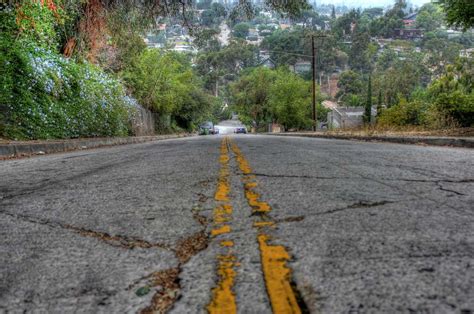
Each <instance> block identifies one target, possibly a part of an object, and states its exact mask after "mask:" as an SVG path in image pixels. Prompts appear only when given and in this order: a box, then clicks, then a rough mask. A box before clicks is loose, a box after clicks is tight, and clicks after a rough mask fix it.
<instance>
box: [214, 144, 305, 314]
mask: <svg viewBox="0 0 474 314" xmlns="http://www.w3.org/2000/svg"><path fill="white" fill-rule="evenodd" d="M229 146H230V147H231V149H232V152H233V153H234V154H235V156H236V159H237V163H238V166H239V169H240V171H241V173H242V182H243V188H244V192H245V198H246V199H247V203H248V205H249V206H250V207H251V208H252V212H253V214H254V215H253V216H255V217H257V218H256V221H254V222H253V227H255V228H257V229H258V233H257V242H258V247H259V251H260V258H261V265H262V270H263V275H264V281H265V286H266V289H267V293H268V296H269V299H270V303H271V306H272V310H273V312H274V313H301V308H300V306H299V304H298V300H297V294H296V292H295V291H294V289H293V286H292V284H291V269H290V268H289V267H288V265H287V262H288V261H289V260H290V258H291V257H290V254H289V253H288V251H287V250H286V248H285V247H284V246H281V245H272V244H269V242H270V240H271V237H270V236H269V235H268V234H267V231H268V228H269V227H271V226H273V225H275V224H276V222H275V221H274V220H272V219H271V217H270V215H269V213H270V212H271V211H272V208H271V206H270V205H269V204H268V203H267V202H265V201H262V200H261V196H260V194H259V193H258V192H257V191H256V188H257V187H258V182H257V180H256V177H255V175H254V174H253V172H252V168H251V167H250V165H249V163H248V161H247V159H246V158H245V157H244V155H243V154H242V152H241V151H240V149H239V147H238V146H237V145H236V144H235V143H234V142H232V141H231V140H230V139H229V138H228V137H226V138H224V139H223V140H222V143H221V148H220V151H221V155H220V163H221V169H220V172H219V180H218V185H217V189H216V193H215V199H216V201H217V202H218V205H217V207H216V208H215V209H214V225H215V228H214V229H213V230H212V232H211V233H212V235H213V236H218V235H221V234H224V233H230V232H231V227H230V225H229V222H230V221H231V219H232V205H231V204H230V198H229V193H230V182H229V176H230V170H229V169H230V167H229V161H230V156H229ZM220 243H221V246H223V247H225V248H227V249H228V252H227V254H225V255H219V256H218V265H219V266H218V269H217V274H218V276H219V281H218V284H217V286H216V287H215V288H214V289H213V291H212V300H211V302H210V304H209V305H208V307H207V309H208V311H209V313H236V312H237V304H236V301H235V294H234V292H233V290H232V289H233V286H234V282H235V277H236V271H235V267H236V266H238V263H237V262H236V257H235V256H234V255H233V254H232V251H231V247H232V246H233V244H234V243H233V241H232V240H229V239H226V240H222V241H221V242H220Z"/></svg>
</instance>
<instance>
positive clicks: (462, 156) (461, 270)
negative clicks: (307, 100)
mask: <svg viewBox="0 0 474 314" xmlns="http://www.w3.org/2000/svg"><path fill="white" fill-rule="evenodd" d="M473 166H474V151H473V150H469V149H457V148H443V147H423V146H414V145H413V146H411V145H398V144H383V143H366V142H356V141H342V140H325V139H311V138H293V137H276V136H271V137H270V136H253V135H241V136H229V137H224V136H205V137H195V138H184V139H177V140H165V141H160V142H153V143H145V144H136V145H127V146H120V147H113V148H106V149H97V150H87V151H80V152H73V153H67V154H56V155H49V156H48V155H47V156H40V157H35V158H30V159H18V160H7V161H0V178H1V180H0V313H3V312H9V311H11V312H14V313H15V312H23V311H27V312H35V313H36V312H39V313H41V312H48V313H70V312H80V313H94V312H102V313H124V312H128V313H129V312H143V313H150V312H164V311H170V312H172V313H201V312H206V311H208V312H210V313H232V312H235V311H237V312H239V313H271V312H272V311H273V312H275V313H299V312H312V313H316V312H321V313H382V312H383V313H398V312H401V313H472V311H473V310H474V206H473V204H474V192H473V191H474V167H473Z"/></svg>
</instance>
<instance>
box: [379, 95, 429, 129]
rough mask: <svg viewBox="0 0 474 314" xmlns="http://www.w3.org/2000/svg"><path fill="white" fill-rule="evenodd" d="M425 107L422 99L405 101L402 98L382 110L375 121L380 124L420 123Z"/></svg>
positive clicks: (423, 117) (403, 124)
mask: <svg viewBox="0 0 474 314" xmlns="http://www.w3.org/2000/svg"><path fill="white" fill-rule="evenodd" d="M426 109H427V105H426V104H425V103H424V102H422V101H419V100H416V101H413V102H407V101H406V100H405V99H403V98H402V99H401V100H400V102H399V103H398V104H396V105H394V106H392V107H390V108H388V109H385V110H383V111H382V113H381V114H380V115H379V117H378V118H377V123H378V124H379V125H381V126H407V125H422V124H423V123H424V122H425V112H426Z"/></svg>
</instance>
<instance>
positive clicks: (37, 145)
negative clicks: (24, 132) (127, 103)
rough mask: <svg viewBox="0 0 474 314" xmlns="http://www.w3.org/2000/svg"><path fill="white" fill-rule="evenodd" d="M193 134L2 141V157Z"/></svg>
mask: <svg viewBox="0 0 474 314" xmlns="http://www.w3.org/2000/svg"><path fill="white" fill-rule="evenodd" d="M188 136H193V134H187V133H185V134H170V135H154V136H136V137H101V138H81V139H65V140H43V141H41V140H38V141H1V142H0V159H9V158H15V157H24V156H33V155H44V154H51V153H61V152H68V151H74V150H81V149H91V148H98V147H105V146H115V145H124V144H136V143H145V142H151V141H159V140H167V139H174V138H181V137H188Z"/></svg>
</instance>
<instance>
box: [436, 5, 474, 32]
mask: <svg viewBox="0 0 474 314" xmlns="http://www.w3.org/2000/svg"><path fill="white" fill-rule="evenodd" d="M438 2H439V4H440V5H441V7H442V8H443V9H444V11H445V12H446V21H447V22H448V24H449V25H450V26H454V27H459V28H462V29H463V30H467V29H469V28H470V27H473V26H474V2H472V1H470V0H439V1H438Z"/></svg>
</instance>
